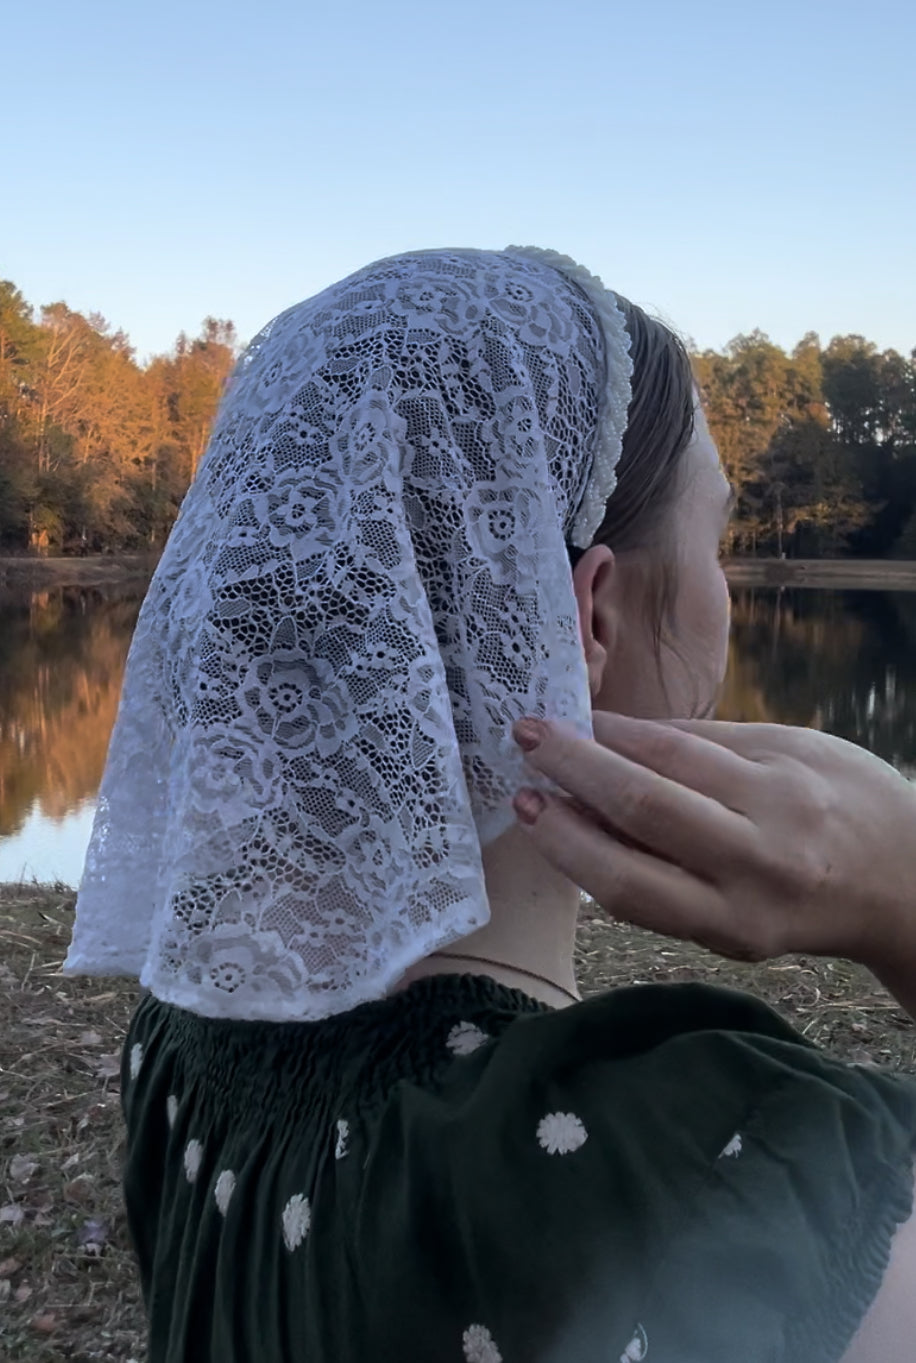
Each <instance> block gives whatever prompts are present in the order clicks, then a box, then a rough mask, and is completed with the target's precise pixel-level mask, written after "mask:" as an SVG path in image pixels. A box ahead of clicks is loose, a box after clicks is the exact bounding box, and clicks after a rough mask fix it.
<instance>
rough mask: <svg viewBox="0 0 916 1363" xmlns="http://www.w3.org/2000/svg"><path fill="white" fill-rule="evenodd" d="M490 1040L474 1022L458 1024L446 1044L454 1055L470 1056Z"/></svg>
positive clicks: (450, 1033)
mask: <svg viewBox="0 0 916 1363" xmlns="http://www.w3.org/2000/svg"><path fill="white" fill-rule="evenodd" d="M489 1040H490V1038H489V1037H488V1036H487V1033H486V1032H484V1031H482V1030H481V1028H480V1027H476V1026H475V1025H474V1023H473V1022H456V1023H455V1026H454V1027H453V1028H452V1030H451V1031H450V1032H449V1034H448V1038H447V1040H446V1043H445V1044H446V1046H447V1047H448V1048H449V1050H450V1051H451V1052H452V1054H453V1055H470V1054H471V1052H472V1051H476V1050H477V1048H478V1046H482V1045H483V1044H484V1042H485V1041H489Z"/></svg>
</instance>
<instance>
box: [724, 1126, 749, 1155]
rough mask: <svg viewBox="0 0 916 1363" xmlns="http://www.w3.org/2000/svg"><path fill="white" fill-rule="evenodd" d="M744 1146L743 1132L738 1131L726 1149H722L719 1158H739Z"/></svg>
mask: <svg viewBox="0 0 916 1363" xmlns="http://www.w3.org/2000/svg"><path fill="white" fill-rule="evenodd" d="M743 1148H744V1142H743V1141H742V1139H741V1132H740V1131H736V1132H735V1134H734V1136H732V1138H731V1140H730V1141H729V1143H728V1145H726V1147H725V1149H724V1150H722V1151H720V1153H719V1159H737V1158H738V1156H739V1155H740V1154H741V1151H742V1149H743Z"/></svg>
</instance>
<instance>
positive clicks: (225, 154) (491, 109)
mask: <svg viewBox="0 0 916 1363" xmlns="http://www.w3.org/2000/svg"><path fill="white" fill-rule="evenodd" d="M914 16H916V6H913V5H911V4H910V3H909V2H908V0H906V2H904V0H893V2H892V0H870V3H868V4H862V3H861V0H858V2H857V3H849V0H794V3H785V2H784V0H767V3H766V4H757V5H748V4H744V3H742V2H741V0H734V3H732V4H725V3H707V2H705V0H696V2H694V0H692V2H691V3H690V4H686V3H683V2H681V3H668V2H666V0H659V2H656V3H653V0H641V3H639V4H635V3H634V4H631V5H621V4H618V3H617V2H616V0H603V3H601V2H599V0H571V3H568V4H565V5H558V4H547V3H543V0H529V3H527V4H521V3H516V0H486V2H484V0H463V3H462V4H461V5H460V6H455V5H445V4H442V3H441V0H390V3H388V4H387V5H385V6H381V5H379V4H378V3H377V2H376V3H368V2H367V0H347V2H346V3H344V2H343V0H321V3H320V4H316V3H313V2H312V0H300V2H299V3H292V0H262V2H261V3H260V4H259V5H257V6H255V5H252V4H245V5H242V4H239V3H236V0H223V3H220V4H217V3H213V0H184V3H177V2H176V0H157V3H156V5H155V6H151V5H148V4H140V5H125V4H124V3H123V0H119V3H117V4H115V3H109V2H108V0H105V3H98V2H97V0H85V3H82V4H80V5H74V4H72V2H71V0H67V3H62V0H31V3H30V4H28V5H24V4H21V5H18V6H15V7H13V6H10V7H8V8H7V9H6V10H5V11H4V17H3V33H4V47H5V49H6V58H5V61H4V79H3V83H4V106H5V110H6V117H5V126H6V131H7V137H6V139H5V145H4V162H5V167H6V175H5V182H6V187H5V190H4V192H3V194H2V198H0V277H6V278H9V279H12V280H13V281H14V282H15V283H16V284H17V285H18V286H19V288H20V289H22V291H23V293H24V294H25V296H26V297H27V298H28V299H29V301H30V302H32V303H34V304H40V303H49V302H52V301H55V300H57V299H60V298H63V299H64V300H65V301H66V302H68V303H69V304H70V306H71V307H73V308H76V309H79V310H81V311H87V312H88V311H90V310H97V311H99V312H101V313H103V314H104V316H105V317H106V318H108V320H109V321H110V322H111V323H112V324H113V325H115V326H120V327H123V328H124V329H125V330H126V331H127V332H128V333H129V335H130V337H131V339H132V341H133V343H134V345H135V347H136V349H137V352H138V355H139V356H140V357H141V358H144V357H146V356H148V355H150V354H152V353H157V352H161V351H165V350H168V349H170V348H171V346H172V344H173V343H174V340H175V338H176V336H177V334H178V332H179V331H181V330H185V331H188V332H190V333H192V334H194V333H196V332H197V330H198V328H199V326H200V323H201V320H202V319H203V317H204V316H206V315H207V314H213V315H216V316H219V317H229V318H231V319H232V320H233V321H234V322H235V323H236V326H237V327H238V330H239V333H240V335H241V336H242V338H243V339H247V338H248V337H250V336H251V335H252V334H253V333H254V332H255V331H256V330H258V328H259V327H260V326H261V325H262V324H263V323H264V322H266V321H267V320H268V319H269V318H270V317H271V316H273V315H274V314H275V313H277V312H279V311H281V310H282V309H283V308H285V307H288V306H289V305H291V304H292V303H295V302H297V301H298V300H299V299H301V298H304V297H307V296H308V295H310V294H312V293H314V292H316V291H317V290H319V289H320V288H322V287H324V286H326V285H327V284H330V283H332V282H333V281H334V280H336V279H338V278H340V277H341V276H343V275H345V274H347V273H349V272H350V271H351V270H354V269H356V268H358V267H359V266H361V265H364V264H366V263H368V262H369V261H371V260H374V259H377V258H378V257H381V256H385V255H389V254H392V253H394V252H397V251H401V250H406V249H409V248H411V247H431V246H448V245H457V246H489V247H500V246H505V245H508V244H510V243H522V244H528V243H534V244H538V245H543V246H550V247H553V248H554V249H557V250H560V251H564V252H566V253H567V254H570V255H572V256H575V257H576V258H577V259H579V260H580V261H581V262H582V263H583V264H585V265H587V266H588V267H589V268H590V269H592V270H594V271H595V272H596V273H598V274H600V275H601V276H602V277H603V279H604V280H605V283H607V284H608V285H610V286H611V287H612V288H615V289H617V290H619V291H620V292H622V293H625V294H627V295H628V296H629V297H631V298H632V299H633V300H634V301H636V302H638V303H640V304H642V305H643V306H646V307H648V308H650V309H651V310H653V311H655V312H657V313H659V314H660V315H662V316H663V317H665V318H666V319H668V320H670V321H671V322H673V323H674V324H675V325H676V326H677V327H678V329H679V330H680V331H681V332H682V333H683V334H686V335H687V336H689V337H691V338H692V339H693V340H694V341H695V342H696V343H697V344H698V345H700V346H701V347H706V346H713V347H717V348H718V347H720V346H722V345H724V344H725V343H726V342H727V341H728V340H729V339H730V338H731V337H732V336H734V335H736V334H737V333H739V332H742V331H750V330H752V329H753V328H755V327H759V328H761V329H762V330H764V331H766V332H768V333H769V334H770V335H771V336H772V338H773V339H774V340H775V341H777V342H778V343H779V344H781V345H784V346H787V347H789V346H792V345H793V344H795V342H796V341H798V340H799V339H800V337H801V336H802V335H803V334H804V333H805V332H806V331H808V330H813V331H817V332H818V333H819V334H820V336H821V339H822V341H824V342H826V341H827V340H828V339H829V338H830V337H831V336H832V335H834V334H837V333H848V332H857V333H860V334H862V335H865V336H866V337H868V338H869V339H870V340H873V341H875V342H876V343H877V345H878V346H879V347H880V348H885V347H894V348H895V349H898V350H901V351H904V352H909V351H910V350H911V349H912V348H913V347H914V346H916V264H914V241H916V78H914V71H913V53H914V51H916V17H914ZM14 128H15V135H13V129H14Z"/></svg>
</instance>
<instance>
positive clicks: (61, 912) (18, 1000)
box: [0, 886, 916, 1363]
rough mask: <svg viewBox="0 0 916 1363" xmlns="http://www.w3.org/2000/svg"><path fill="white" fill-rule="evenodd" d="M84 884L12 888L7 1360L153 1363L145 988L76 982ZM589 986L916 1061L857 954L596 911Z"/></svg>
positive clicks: (1, 949) (581, 958) (1, 1039)
mask: <svg viewBox="0 0 916 1363" xmlns="http://www.w3.org/2000/svg"><path fill="white" fill-rule="evenodd" d="M73 901H74V896H73V894H72V892H71V891H70V890H67V889H65V888H63V887H50V888H49V887H37V886H17V887H14V886H2V887H0V1359H4V1360H9V1363H58V1360H61V1359H69V1360H75V1361H76V1363H89V1360H101V1361H102V1363H129V1360H133V1361H134V1363H142V1360H143V1359H144V1345H143V1320H142V1313H141V1309H140V1304H139V1299H138V1291H137V1283H136V1277H135V1273H134V1265H133V1259H132V1255H131V1251H130V1247H129V1244H128V1239H127V1234H126V1227H125V1223H124V1216H123V1212H122V1210H121V1203H120V1192H119V1170H120V1161H121V1148H122V1133H121V1119H120V1110H119V1096H118V1094H119V1091H118V1063H119V1054H118V1053H119V1048H120V1044H121V1039H122V1036H123V1034H124V1030H125V1027H126V1025H127V1021H128V1018H129V1016H130V1013H131V1010H132V1008H133V1006H134V1003H135V1000H136V989H135V988H133V987H131V986H129V985H127V984H126V983H124V982H120V981H110V980H69V979H64V978H63V977H62V976H61V974H60V966H61V962H62V960H63V956H64V953H65V950H66V945H67V942H68V940H69V934H70V926H71V922H72V916H73ZM578 965H579V977H580V982H581V985H582V989H583V992H584V993H585V994H591V993H596V992H598V991H600V990H603V989H607V988H610V987H612V986H614V985H617V984H622V983H633V982H636V981H658V980H687V979H702V980H709V981H713V982H718V983H720V984H727V985H731V986H737V987H738V988H744V989H748V990H750V991H752V992H754V993H756V994H758V995H759V996H761V997H762V998H764V999H766V1000H767V1002H769V1003H770V1004H771V1005H772V1006H773V1007H774V1008H776V1009H777V1010H778V1011H779V1012H781V1013H782V1014H784V1015H785V1016H786V1017H787V1018H788V1019H789V1020H790V1021H791V1022H792V1023H793V1024H794V1025H795V1026H796V1027H797V1028H798V1029H799V1030H800V1031H801V1032H803V1033H804V1034H805V1035H806V1036H808V1037H809V1038H810V1039H811V1040H813V1041H815V1042H817V1043H819V1044H821V1045H823V1046H825V1047H828V1048H829V1049H831V1050H832V1051H834V1052H836V1053H837V1054H839V1055H841V1056H843V1057H845V1058H847V1059H849V1060H854V1061H860V1062H862V1061H870V1062H874V1063H878V1064H881V1065H885V1066H888V1067H890V1068H892V1069H897V1070H902V1071H909V1072H916V1027H914V1025H913V1023H912V1022H911V1021H910V1020H909V1019H908V1018H907V1017H906V1015H905V1014H904V1013H903V1012H902V1010H901V1009H899V1008H898V1007H897V1006H896V1005H895V1004H894V1003H893V1001H892V1000H891V999H890V998H889V997H888V995H887V994H886V993H885V992H884V990H883V989H881V988H880V987H879V986H878V985H877V984H876V982H875V981H874V980H873V979H872V977H871V976H870V975H869V974H868V972H867V971H865V970H864V969H861V968H859V967H856V966H853V965H850V964H849V963H847V962H841V961H827V960H817V959H804V958H798V959H785V960H781V961H778V962H775V963H773V964H770V965H764V966H739V965H733V964H731V963H729V962H724V961H718V960H715V959H713V958H711V957H709V956H708V955H707V954H706V953H704V952H702V951H701V950H699V949H698V948H693V947H684V946H682V945H680V944H677V943H671V942H668V941H666V940H664V939H661V938H658V937H653V936H651V935H649V934H647V933H644V932H640V931H638V930H635V929H632V928H629V927H625V926H623V925H619V924H611V923H608V922H607V921H605V920H603V919H600V918H598V917H597V916H596V913H595V910H594V908H591V909H587V910H586V911H585V912H584V913H583V917H582V923H581V929H580V936H579V950H578Z"/></svg>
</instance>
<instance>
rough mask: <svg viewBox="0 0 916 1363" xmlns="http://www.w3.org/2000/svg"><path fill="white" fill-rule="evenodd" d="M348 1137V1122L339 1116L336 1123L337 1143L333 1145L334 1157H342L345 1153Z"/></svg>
mask: <svg viewBox="0 0 916 1363" xmlns="http://www.w3.org/2000/svg"><path fill="white" fill-rule="evenodd" d="M349 1139H350V1123H349V1122H348V1121H346V1120H345V1119H344V1118H341V1119H340V1121H339V1122H338V1123H337V1144H336V1145H335V1146H334V1158H335V1159H343V1157H344V1155H346V1154H347V1142H348V1141H349Z"/></svg>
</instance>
